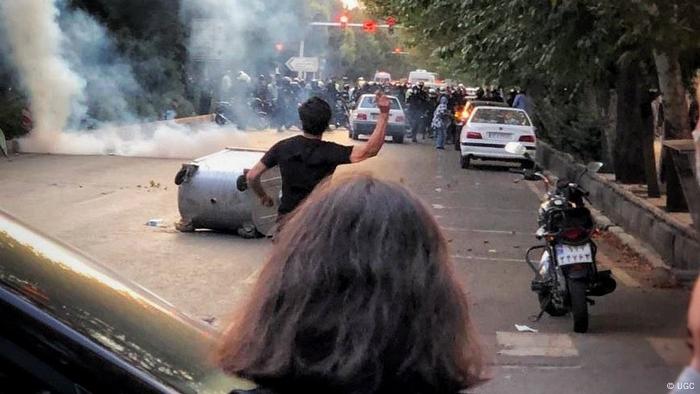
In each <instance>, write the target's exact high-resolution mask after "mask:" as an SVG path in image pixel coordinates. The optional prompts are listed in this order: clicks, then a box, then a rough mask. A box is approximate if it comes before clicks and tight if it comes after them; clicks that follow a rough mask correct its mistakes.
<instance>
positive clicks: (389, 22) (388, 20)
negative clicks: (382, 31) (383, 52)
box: [386, 16, 396, 34]
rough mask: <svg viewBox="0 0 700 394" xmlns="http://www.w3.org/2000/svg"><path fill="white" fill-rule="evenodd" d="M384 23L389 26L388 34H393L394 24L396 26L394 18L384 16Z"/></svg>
mask: <svg viewBox="0 0 700 394" xmlns="http://www.w3.org/2000/svg"><path fill="white" fill-rule="evenodd" d="M386 24H387V25H388V26H389V34H394V26H396V18H394V17H393V16H390V17H388V18H386Z"/></svg>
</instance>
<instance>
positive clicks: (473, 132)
mask: <svg viewBox="0 0 700 394" xmlns="http://www.w3.org/2000/svg"><path fill="white" fill-rule="evenodd" d="M459 141H460V147H459V148H460V165H461V166H462V168H469V165H470V163H471V160H472V159H487V160H499V161H515V162H520V163H522V165H523V166H524V167H529V166H531V165H532V162H531V161H529V160H523V156H522V155H514V154H511V153H508V152H506V150H505V147H506V144H507V143H508V142H511V141H518V142H521V143H522V144H523V145H524V146H525V148H526V149H527V150H528V151H530V152H531V154H534V151H535V146H536V145H535V143H536V137H535V128H534V127H533V125H532V121H531V120H530V117H529V116H528V115H527V113H526V112H525V111H523V110H521V109H517V108H504V107H496V106H484V107H479V106H477V107H476V108H474V110H473V111H472V112H471V114H470V115H469V118H468V119H467V122H466V123H465V125H464V127H462V132H461V134H460V138H459Z"/></svg>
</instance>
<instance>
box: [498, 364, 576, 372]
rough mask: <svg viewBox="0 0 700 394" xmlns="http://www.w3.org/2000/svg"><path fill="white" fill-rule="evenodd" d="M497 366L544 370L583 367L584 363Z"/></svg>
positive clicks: (500, 365) (501, 366)
mask: <svg viewBox="0 0 700 394" xmlns="http://www.w3.org/2000/svg"><path fill="white" fill-rule="evenodd" d="M496 367H497V368H503V369H540V370H544V371H552V370H557V369H581V368H583V366H582V365H580V364H577V365H516V364H497V365H496Z"/></svg>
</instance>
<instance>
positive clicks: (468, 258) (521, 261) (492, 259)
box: [452, 254, 525, 263]
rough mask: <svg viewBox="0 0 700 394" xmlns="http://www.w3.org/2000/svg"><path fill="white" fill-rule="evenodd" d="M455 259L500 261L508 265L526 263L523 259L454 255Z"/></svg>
mask: <svg viewBox="0 0 700 394" xmlns="http://www.w3.org/2000/svg"><path fill="white" fill-rule="evenodd" d="M452 258H453V259H457V260H480V261H498V262H507V263H524V262H525V260H523V259H507V258H497V257H478V256H462V255H459V254H455V255H452Z"/></svg>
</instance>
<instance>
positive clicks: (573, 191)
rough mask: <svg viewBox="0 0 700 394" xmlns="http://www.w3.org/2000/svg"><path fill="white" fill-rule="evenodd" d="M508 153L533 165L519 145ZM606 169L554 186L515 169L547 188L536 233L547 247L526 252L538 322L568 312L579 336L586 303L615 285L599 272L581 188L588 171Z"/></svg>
mask: <svg viewBox="0 0 700 394" xmlns="http://www.w3.org/2000/svg"><path fill="white" fill-rule="evenodd" d="M506 151H508V152H509V153H512V154H516V155H519V156H523V157H525V158H526V159H528V160H530V161H532V162H533V164H534V160H532V157H531V156H530V155H529V154H528V153H527V150H526V148H525V146H524V145H522V144H521V143H518V142H511V143H508V144H507V145H506ZM602 166H603V164H602V163H597V162H596V163H589V164H588V165H587V166H586V169H585V170H584V171H583V172H582V173H581V174H579V176H578V177H577V178H576V180H574V181H571V180H567V179H560V180H559V181H557V182H556V184H554V185H553V184H552V182H550V180H549V179H548V178H547V177H546V176H544V175H543V174H542V173H541V172H538V171H536V170H530V169H525V170H519V169H518V170H512V171H513V172H516V173H520V174H522V175H523V177H524V179H525V180H527V181H543V182H544V183H545V185H546V187H547V193H546V195H545V199H544V202H543V203H542V205H541V206H540V208H539V212H538V220H537V221H538V226H539V228H538V229H537V232H536V234H535V236H536V237H537V239H538V240H544V241H545V243H544V244H543V245H537V246H533V247H531V248H529V249H528V250H527V252H526V254H525V261H526V263H527V264H528V266H529V267H530V268H531V269H532V270H533V272H534V274H535V278H534V279H533V280H532V282H531V290H532V291H533V292H535V293H536V294H537V298H538V301H539V304H540V309H541V311H540V313H539V316H538V317H537V319H540V318H541V317H542V315H543V314H544V313H547V314H549V315H550V316H564V315H566V314H567V313H569V312H570V313H571V315H572V317H573V330H574V332H577V333H584V332H586V331H588V325H589V315H588V305H589V304H590V305H594V304H595V302H594V300H592V299H591V298H590V297H601V296H604V295H607V294H610V293H612V292H613V291H615V288H616V287H617V284H616V282H615V279H613V278H612V274H611V272H610V271H609V270H604V271H601V270H598V266H597V264H596V253H597V246H596V244H595V242H594V241H593V239H592V237H593V235H594V233H595V232H596V231H597V230H596V228H595V222H594V220H593V216H592V215H591V212H590V210H588V208H586V205H585V201H588V202H589V203H590V201H589V200H588V195H589V193H588V192H587V191H586V190H585V189H583V188H582V187H581V185H580V184H579V182H580V181H581V179H582V178H583V176H584V175H585V174H586V173H596V172H598V171H599V170H600V169H601V168H602ZM533 167H534V166H533ZM536 251H542V255H541V257H540V259H539V262H537V263H536V264H535V263H533V261H532V257H531V256H532V254H533V253H534V252H536Z"/></svg>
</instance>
